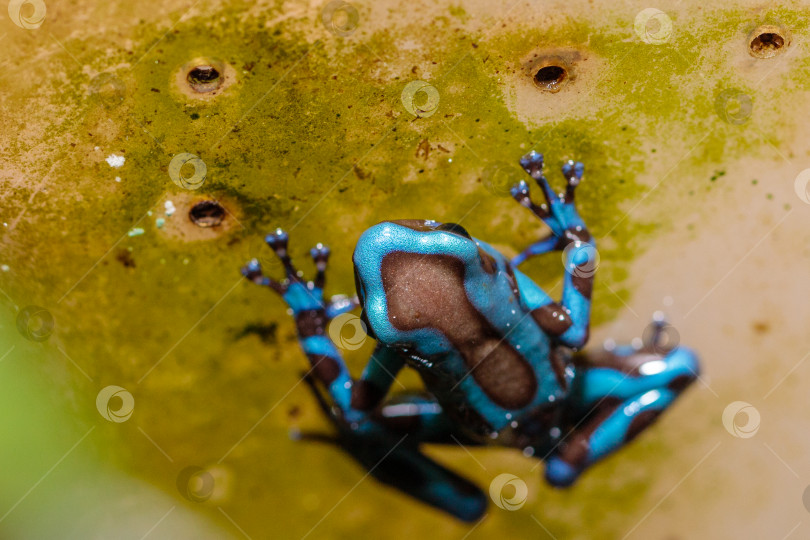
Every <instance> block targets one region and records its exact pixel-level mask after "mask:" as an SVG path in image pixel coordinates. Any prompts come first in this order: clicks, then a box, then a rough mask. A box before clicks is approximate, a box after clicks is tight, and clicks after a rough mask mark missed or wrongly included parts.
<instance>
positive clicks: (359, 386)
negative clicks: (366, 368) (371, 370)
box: [351, 379, 385, 411]
mask: <svg viewBox="0 0 810 540" xmlns="http://www.w3.org/2000/svg"><path fill="white" fill-rule="evenodd" d="M383 397H385V392H384V391H382V390H380V389H379V388H378V387H377V386H375V385H374V384H373V383H371V382H369V381H367V380H365V379H360V380H358V381H356V382H355V383H354V386H352V399H351V406H352V409H357V410H360V411H370V410H372V409H374V408H375V407H376V406H377V405H379V404H380V401H382V398H383Z"/></svg>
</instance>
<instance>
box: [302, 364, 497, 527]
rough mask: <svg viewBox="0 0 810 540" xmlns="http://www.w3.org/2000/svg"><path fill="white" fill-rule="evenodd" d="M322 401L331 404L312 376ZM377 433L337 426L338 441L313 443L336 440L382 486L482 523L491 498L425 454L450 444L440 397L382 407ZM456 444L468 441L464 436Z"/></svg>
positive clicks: (401, 398)
mask: <svg viewBox="0 0 810 540" xmlns="http://www.w3.org/2000/svg"><path fill="white" fill-rule="evenodd" d="M306 380H307V382H308V383H309V386H310V388H311V389H312V391H313V393H314V394H315V395H316V398H317V400H318V403H319V404H320V406H321V407H322V408H323V409H324V410H325V411H327V412H328V411H329V403H328V402H327V400H326V399H324V397H323V396H322V395H321V394H320V391H319V390H318V388H317V386H315V384H314V383H313V382H312V380H311V378H309V377H308V378H307V379H306ZM372 417H373V419H374V424H375V425H376V427H377V429H375V430H374V431H373V432H371V431H368V430H362V431H358V430H353V429H349V428H348V427H347V426H346V424H342V423H339V422H336V425H337V428H338V436H337V438H336V439H335V440H331V439H328V438H326V437H323V436H311V435H310V436H307V437H306V438H308V439H315V440H321V441H326V442H334V443H336V444H338V445H339V446H340V447H342V448H343V449H344V450H345V451H346V452H348V453H349V454H350V455H351V456H352V457H353V458H354V459H355V460H356V461H357V462H358V463H360V465H362V466H363V468H365V469H366V470H367V471H368V472H369V474H370V475H371V476H373V477H375V478H376V479H377V480H379V481H380V482H383V483H385V484H388V485H390V486H391V487H393V488H395V489H397V490H399V491H402V492H404V493H406V494H408V495H409V496H411V497H414V498H415V499H418V500H420V501H422V502H423V503H426V504H429V505H431V506H433V507H434V508H438V509H439V510H442V511H444V512H447V513H449V514H451V515H453V516H455V517H457V518H458V519H461V520H463V521H467V522H472V521H477V520H478V519H480V518H481V517H482V516H483V515H484V513H485V512H486V508H487V496H486V495H485V494H484V493H483V492H482V491H481V490H480V489H479V488H478V487H477V486H476V485H475V484H473V483H472V482H470V481H469V480H467V479H465V478H463V477H462V476H460V475H458V474H456V473H455V472H453V471H451V470H450V469H448V468H446V467H444V466H443V465H440V464H439V463H437V462H435V461H433V460H432V459H431V458H429V457H427V456H426V455H424V454H423V453H422V452H421V451H420V448H419V445H420V444H421V443H424V442H450V441H452V440H453V437H451V436H450V434H451V423H450V422H449V421H448V420H447V418H446V417H445V416H444V413H443V412H442V411H441V407H440V406H439V405H438V403H437V402H436V400H435V398H433V397H432V396H429V395H425V394H423V393H419V394H416V393H413V394H401V395H398V396H396V397H394V398H392V399H391V400H390V401H388V402H386V403H385V404H383V405H381V406H379V407H378V408H377V409H376V410H375V411H374V412H373V414H372ZM456 440H463V438H462V437H461V436H459V438H457V439H456Z"/></svg>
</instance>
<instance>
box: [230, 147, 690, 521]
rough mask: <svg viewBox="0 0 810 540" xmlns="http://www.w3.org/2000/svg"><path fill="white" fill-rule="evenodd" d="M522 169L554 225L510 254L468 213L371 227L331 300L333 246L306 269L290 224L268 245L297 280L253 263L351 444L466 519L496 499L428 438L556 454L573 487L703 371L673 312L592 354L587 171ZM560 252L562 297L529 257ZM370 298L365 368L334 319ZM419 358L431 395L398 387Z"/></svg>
mask: <svg viewBox="0 0 810 540" xmlns="http://www.w3.org/2000/svg"><path fill="white" fill-rule="evenodd" d="M520 165H521V166H522V167H523V169H524V170H525V171H526V172H527V173H528V174H529V176H531V177H532V179H533V180H534V181H535V182H536V183H537V185H538V186H539V188H540V189H541V191H542V192H543V196H544V198H545V201H546V202H545V204H536V203H535V202H533V201H532V198H531V197H530V188H529V184H528V183H527V182H526V181H524V180H521V181H520V182H519V183H518V184H516V185H514V186H513V187H512V188H511V195H512V197H513V198H514V199H515V200H516V201H517V202H518V203H519V204H520V205H522V206H524V207H525V208H527V209H528V210H529V211H530V212H531V213H532V214H533V215H534V216H535V217H536V218H538V219H540V220H541V221H542V222H543V223H544V224H545V225H546V226H547V228H548V229H549V230H550V232H549V234H548V235H547V236H546V237H545V238H543V239H541V240H539V241H537V242H535V243H533V244H531V245H530V246H529V247H528V248H527V249H526V250H525V251H523V252H522V253H520V254H519V255H517V256H516V257H514V258H512V259H511V260H510V259H508V258H507V257H505V256H504V255H502V254H501V253H499V252H498V251H497V250H496V249H494V248H493V247H492V246H491V245H489V244H487V243H486V242H484V241H482V240H479V239H477V238H474V237H472V236H470V234H469V233H468V232H467V231H466V230H465V229H464V228H463V227H462V226H460V225H458V224H454V223H440V222H437V221H432V220H421V219H404V220H395V221H384V222H382V223H379V224H377V225H374V226H373V227H371V228H369V229H368V230H366V231H365V232H364V233H363V234H362V235H361V236H360V239H359V240H358V242H357V245H356V247H355V250H354V255H353V263H354V274H355V282H356V289H357V295H356V296H355V297H348V296H345V295H339V296H335V297H332V298H330V299H328V300H327V299H325V298H324V284H325V273H326V267H327V260H328V258H329V254H330V252H329V249H328V248H327V247H325V246H323V245H321V244H318V245H317V246H316V247H314V248H312V250H311V256H312V259H313V260H314V262H315V265H316V268H317V271H316V274H315V277H314V279H313V280H311V281H307V280H305V279H303V278H302V274H301V273H300V272H298V271H297V270H296V268H295V267H294V266H293V264H292V262H291V259H290V256H289V254H288V250H287V248H288V234H287V233H286V232H284V231H283V230H281V229H279V230H276V231H275V232H274V233H272V234H270V235H268V236H267V237H266V242H267V244H268V245H269V246H270V248H272V249H273V250H274V251H275V254H276V255H277V256H278V258H279V259H280V261H281V263H282V264H283V267H284V269H285V273H286V279H285V280H283V281H276V280H274V279H272V278H269V277H267V276H265V275H264V274H263V272H262V269H261V266H260V264H259V262H258V261H257V260H255V259H254V260H252V261H250V262H249V263H248V264H247V265H246V266H245V267H244V268H243V269H242V273H243V274H244V276H246V277H247V278H248V279H249V280H251V281H253V282H254V283H257V284H259V285H264V286H267V287H270V288H271V289H273V290H274V291H275V292H276V293H278V294H279V295H281V297H282V298H283V300H284V301H285V302H286V303H287V305H288V306H289V308H290V310H291V313H292V315H293V317H294V318H295V324H296V327H297V332H298V337H299V341H300V345H301V347H302V349H303V351H304V353H305V354H306V356H307V358H308V359H309V363H310V370H309V372H308V376H307V377H306V380H307V382H308V383H309V384H310V386H311V388H312V389H313V391H314V392H315V396H316V398H317V399H318V402H319V403H320V405H321V407H322V409H323V410H324V412H325V413H326V414H327V415H328V417H329V418H330V419H331V420H332V421H333V422H334V424H335V426H336V427H337V432H338V435H337V439H336V440H337V441H338V442H339V443H340V444H341V446H342V447H343V448H344V449H346V450H347V451H348V452H349V453H350V455H351V456H353V457H354V458H355V459H356V460H357V461H359V462H360V463H361V464H362V465H363V466H364V467H365V468H366V469H367V470H368V471H370V473H371V474H372V475H373V476H375V477H376V478H378V479H379V480H381V481H382V482H384V483H387V484H389V485H391V486H393V487H395V488H397V489H399V490H400V491H402V492H405V493H407V494H409V495H411V496H413V497H415V498H417V499H419V500H421V501H423V502H424V503H427V504H429V505H432V506H433V507H436V508H438V509H441V510H443V511H445V512H447V513H449V514H452V515H453V516H456V517H457V518H459V519H461V520H464V521H475V520H477V519H479V518H480V517H481V516H482V515H483V514H484V513H485V511H486V507H487V496H486V495H485V494H484V492H483V491H482V490H481V489H479V488H478V487H477V486H476V485H475V484H473V483H472V482H471V481H469V480H467V479H465V478H463V477H462V476H460V475H459V474H457V473H456V472H453V471H452V470H450V469H449V468H447V467H445V466H444V465H441V464H439V463H437V462H436V461H434V460H433V459H431V458H430V457H428V456H427V455H425V454H424V453H423V452H422V451H421V448H422V446H423V445H424V444H426V443H447V444H461V445H476V446H482V445H500V446H506V447H511V448H516V449H519V450H521V451H522V452H523V454H524V455H525V456H527V457H534V458H538V459H541V460H543V461H544V462H545V478H546V480H547V481H548V482H549V483H550V484H551V485H553V486H558V487H565V486H570V485H571V484H573V483H574V482H575V481H576V480H577V478H578V477H579V476H580V475H581V474H582V473H583V472H584V471H585V470H586V469H588V467H590V466H591V465H593V464H594V463H596V462H597V461H599V460H600V459H602V458H604V457H605V456H607V455H608V454H610V453H612V452H614V451H616V450H618V449H619V448H621V447H622V446H624V445H625V444H626V443H628V442H629V441H630V440H632V439H633V438H634V437H635V436H636V435H638V434H639V433H640V432H641V431H642V430H644V429H645V428H646V427H648V426H649V425H650V424H651V423H653V421H654V420H655V419H656V418H657V417H658V416H659V415H660V414H661V413H662V412H663V411H664V410H665V409H666V408H667V407H669V406H670V405H671V404H672V403H673V401H674V400H675V398H676V397H678V395H679V394H680V393H681V392H683V390H684V389H686V388H687V387H688V386H689V385H690V384H691V383H692V382H694V381H695V380H696V378H697V377H698V373H699V363H698V359H697V356H696V354H695V353H694V352H693V351H691V350H690V349H688V348H686V347H683V346H675V347H670V346H665V345H663V344H662V343H661V341H662V333H663V330H664V328H665V327H666V323H665V322H663V321H662V320H660V319H659V320H656V321H654V322H653V324H652V326H651V328H652V329H653V330H652V332H650V333H649V334H648V335H647V336H646V339H645V340H644V341H643V342H642V343H641V344H638V343H637V344H636V345H635V346H630V345H628V346H612V347H607V348H604V349H602V350H599V351H597V352H594V353H589V354H585V353H582V352H580V350H581V349H582V347H583V346H584V345H585V344H586V342H587V341H588V334H589V323H590V312H591V293H592V290H593V282H594V275H595V270H596V264H595V259H596V256H597V254H596V247H595V246H596V245H595V240H594V238H593V236H592V235H591V234H590V232H589V231H588V228H587V227H586V225H585V223H584V221H583V220H582V218H581V217H580V216H579V213H578V212H577V209H576V206H575V204H574V192H575V189H576V188H577V186H578V185H579V184H580V181H581V180H582V176H583V171H584V167H583V165H582V163H579V162H574V161H568V162H566V163H565V164H564V165H563V167H562V174H563V176H564V177H565V179H566V188H565V191H564V192H563V193H560V194H557V193H555V192H554V191H553V190H552V188H551V187H550V185H549V183H548V181H547V180H546V178H545V177H544V176H543V156H542V155H541V154H539V153H536V152H534V151H532V152H530V153H529V154H526V155H525V156H523V157H522V158H521V159H520ZM551 252H562V258H563V263H564V269H565V273H564V280H563V289H562V297H561V299H560V300H559V301H555V300H554V299H552V298H551V297H550V296H549V295H548V294H546V293H545V292H544V291H543V290H542V289H541V288H540V287H539V286H538V285H536V284H535V283H534V282H533V281H532V280H531V279H530V278H529V277H528V276H527V275H526V274H524V273H522V272H521V271H520V270H519V269H518V267H519V266H520V265H521V264H522V263H523V262H524V261H526V260H527V259H528V258H530V257H535V256H539V255H542V254H546V253H551ZM358 307H359V308H361V309H362V312H361V315H360V321H362V327H363V330H364V331H365V332H367V335H368V336H369V337H370V338H372V339H374V340H375V341H376V347H375V349H374V352H373V354H372V356H371V359H370V360H369V361H368V364H367V365H366V367H365V369H364V371H363V373H362V374H361V375H360V377H359V378H355V377H353V376H352V375H351V374H350V373H349V371H348V369H347V367H346V364H345V363H344V360H343V357H342V356H341V352H340V350H339V348H338V347H337V346H336V344H335V343H334V342H333V341H332V339H330V337H329V324H330V321H332V320H333V319H335V318H336V317H338V316H341V315H342V314H346V313H348V312H350V311H352V310H354V309H355V308H358ZM405 366H409V367H410V368H413V369H415V370H416V371H417V372H418V373H419V375H420V376H421V379H422V380H423V381H424V391H420V392H399V393H394V394H393V395H392V396H391V397H390V398H388V399H386V396H387V395H388V394H389V390H390V389H391V387H392V383H393V382H394V381H395V378H396V376H397V374H398V373H399V371H400V370H401V369H402V368H404V367H405Z"/></svg>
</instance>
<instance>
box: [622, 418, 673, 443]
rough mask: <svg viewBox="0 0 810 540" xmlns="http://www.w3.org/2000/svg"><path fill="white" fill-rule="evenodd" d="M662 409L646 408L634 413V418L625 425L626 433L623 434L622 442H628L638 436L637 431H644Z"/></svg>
mask: <svg viewBox="0 0 810 540" xmlns="http://www.w3.org/2000/svg"><path fill="white" fill-rule="evenodd" d="M662 412H664V411H655V410H647V411H642V412H640V413H638V414H637V415H636V417H635V418H633V420H632V421H631V422H630V425H629V426H628V427H627V433H626V434H625V436H624V442H626V443H627V442H630V441H632V440H633V439H635V438H636V437H638V435H639V433H641V432H642V431H644V429H645V428H647V427H649V426H650V424H652V423H653V422H655V419H656V418H658V417H659V416H660V415H661V413H662Z"/></svg>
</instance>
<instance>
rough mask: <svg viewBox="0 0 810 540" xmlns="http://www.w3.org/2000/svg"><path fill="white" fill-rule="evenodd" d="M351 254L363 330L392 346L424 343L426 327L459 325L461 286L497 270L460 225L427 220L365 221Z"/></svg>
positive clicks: (463, 299)
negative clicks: (366, 226)
mask: <svg viewBox="0 0 810 540" xmlns="http://www.w3.org/2000/svg"><path fill="white" fill-rule="evenodd" d="M353 260H354V269H355V283H356V287H357V295H358V298H359V300H360V304H361V306H362V307H363V320H364V322H365V323H366V324H367V326H368V331H369V334H370V335H372V336H373V337H375V339H377V340H379V341H380V342H382V343H383V344H385V345H388V346H392V347H398V348H407V347H409V346H412V345H414V343H415V342H419V344H420V345H421V346H425V345H428V343H426V342H425V340H427V339H429V337H427V336H426V334H425V331H426V330H430V329H433V330H436V329H444V328H451V327H452V328H459V329H460V330H463V326H464V325H465V324H466V323H467V322H468V321H467V320H465V317H460V316H459V315H460V312H462V311H464V310H460V309H459V308H460V306H466V305H469V300H468V298H467V291H466V290H465V286H469V285H470V284H471V283H476V284H479V283H483V282H484V280H485V279H487V278H488V277H489V278H490V279H491V277H492V276H494V275H495V273H496V271H497V265H496V263H495V261H494V259H493V258H492V256H490V255H489V254H488V253H487V252H485V251H484V250H482V249H481V248H480V247H479V243H478V242H477V241H476V240H475V239H474V238H472V237H471V236H470V234H469V233H468V232H467V231H466V230H465V229H464V228H463V227H461V226H460V225H457V224H455V223H438V222H436V221H431V220H400V221H387V222H383V223H380V224H378V225H375V226H374V227H371V228H370V229H368V230H367V231H366V232H365V233H363V235H362V236H361V237H360V239H359V240H358V242H357V247H356V248H355V251H354V256H353ZM433 334H435V332H433ZM436 347H439V345H438V343H436V344H435V347H434V348H436ZM423 348H424V347H423Z"/></svg>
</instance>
